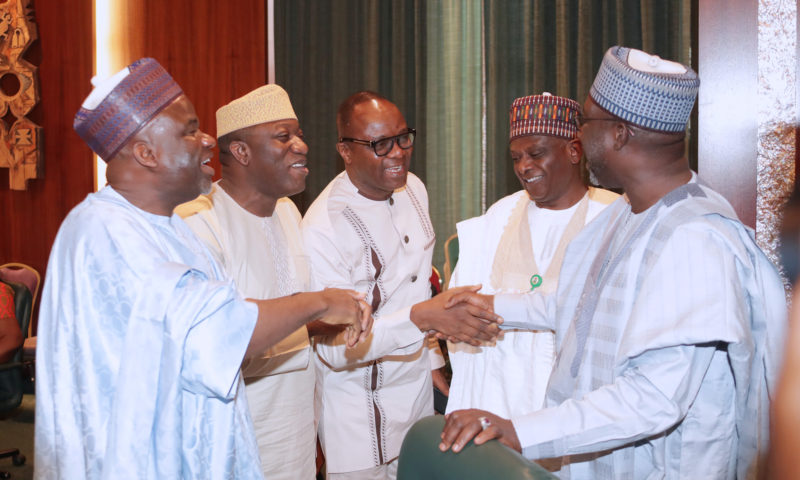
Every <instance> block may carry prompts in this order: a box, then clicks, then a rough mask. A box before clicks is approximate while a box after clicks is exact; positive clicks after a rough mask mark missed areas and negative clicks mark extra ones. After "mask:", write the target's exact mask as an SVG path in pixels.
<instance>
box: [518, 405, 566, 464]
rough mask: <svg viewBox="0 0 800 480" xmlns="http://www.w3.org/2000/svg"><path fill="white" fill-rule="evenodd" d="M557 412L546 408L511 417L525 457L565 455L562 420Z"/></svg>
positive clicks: (534, 458)
mask: <svg viewBox="0 0 800 480" xmlns="http://www.w3.org/2000/svg"><path fill="white" fill-rule="evenodd" d="M555 413H556V412H554V411H553V410H552V409H544V410H539V411H537V412H533V413H530V414H528V415H525V416H523V417H518V418H513V419H511V423H512V424H513V425H514V430H516V432H517V438H518V439H519V444H520V446H522V455H523V456H524V457H525V458H528V459H531V460H536V459H539V458H553V457H559V456H562V455H564V453H563V451H564V448H563V446H564V445H563V444H564V442H563V440H562V439H560V438H559V436H560V433H559V431H560V428H559V424H560V423H562V421H561V420H560V419H559V417H558V415H555Z"/></svg>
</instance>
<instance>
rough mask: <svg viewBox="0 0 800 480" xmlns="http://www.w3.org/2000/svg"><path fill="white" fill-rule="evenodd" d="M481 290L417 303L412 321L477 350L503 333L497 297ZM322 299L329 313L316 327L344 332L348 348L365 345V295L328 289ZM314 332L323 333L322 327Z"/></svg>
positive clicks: (368, 320) (368, 325)
mask: <svg viewBox="0 0 800 480" xmlns="http://www.w3.org/2000/svg"><path fill="white" fill-rule="evenodd" d="M480 289H481V286H480V285H471V286H466V287H458V288H451V289H449V290H447V291H445V292H443V293H441V294H439V295H437V296H435V297H433V298H431V299H430V300H427V301H424V302H421V303H418V304H416V305H414V306H413V307H411V321H412V322H413V323H414V324H415V325H416V326H417V327H418V328H419V329H420V330H422V331H423V332H429V333H430V334H432V335H435V336H436V337H437V338H439V339H442V340H450V341H452V342H466V343H469V344H470V345H475V346H477V345H480V344H481V342H489V341H493V340H494V339H496V338H497V335H498V334H499V333H500V327H499V325H500V324H501V323H503V319H502V318H500V316H499V315H497V314H495V313H494V297H491V296H488V295H481V294H479V293H477V292H478V290H480ZM322 295H323V296H324V297H325V304H326V305H327V309H326V311H325V312H324V313H323V315H322V317H321V318H320V319H319V320H318V321H317V323H322V324H325V325H329V326H332V328H333V331H335V332H338V331H340V330H341V329H344V340H345V342H346V344H347V346H348V347H354V346H355V345H356V344H358V343H361V342H364V341H365V340H366V338H367V337H368V336H369V334H370V332H371V331H372V323H373V318H372V308H371V307H370V306H369V305H367V303H366V302H365V301H364V298H365V294H364V293H359V292H356V291H353V290H341V289H337V288H326V289H325V290H323V291H322ZM310 328H312V327H310ZM313 328H314V329H315V330H316V329H320V330H324V326H322V325H317V326H314V327H313ZM331 333H333V332H331Z"/></svg>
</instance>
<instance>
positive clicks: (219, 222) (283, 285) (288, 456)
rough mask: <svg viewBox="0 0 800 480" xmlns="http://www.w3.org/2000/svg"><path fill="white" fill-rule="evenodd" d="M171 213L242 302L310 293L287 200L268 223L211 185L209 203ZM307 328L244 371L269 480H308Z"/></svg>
mask: <svg viewBox="0 0 800 480" xmlns="http://www.w3.org/2000/svg"><path fill="white" fill-rule="evenodd" d="M176 211H177V212H178V213H179V214H180V215H181V216H182V217H184V220H185V221H186V223H187V224H188V225H189V228H191V229H192V230H193V231H194V232H195V233H196V234H197V236H198V237H199V238H200V239H201V240H202V241H203V243H205V244H206V246H208V247H209V250H210V251H211V253H212V255H213V256H214V257H215V258H216V259H217V261H218V262H219V264H220V265H222V267H223V269H224V270H225V272H226V273H227V274H228V276H229V277H230V278H232V279H233V281H234V282H235V283H236V287H237V288H238V289H239V291H240V292H241V293H242V295H244V296H245V297H247V298H262V299H268V298H276V297H283V296H287V295H291V294H293V293H296V292H303V291H308V289H309V266H308V258H307V256H306V255H305V254H304V252H303V247H302V242H301V239H300V212H299V211H298V210H297V207H295V205H294V203H293V202H292V201H291V200H290V199H288V198H282V199H280V200H278V202H277V204H276V206H275V211H274V213H273V214H272V216H270V217H258V216H256V215H253V214H252V213H250V212H248V211H247V210H245V209H244V208H242V207H241V206H240V205H239V204H238V203H236V201H235V200H234V199H233V198H231V197H230V195H228V194H227V192H225V190H224V189H223V188H221V187H220V186H219V184H215V185H214V187H213V189H212V191H211V193H210V194H209V195H203V196H201V197H199V198H197V199H196V200H194V201H192V202H189V203H186V204H183V205H181V206H179V207H178V209H176ZM310 359H311V344H310V343H309V338H308V330H307V329H306V327H305V326H303V327H301V328H299V329H297V330H296V331H295V332H293V333H292V334H291V335H289V336H288V337H287V338H285V339H283V340H282V341H280V342H278V343H277V344H276V345H274V346H273V347H271V348H270V349H269V350H268V351H267V352H265V354H264V355H263V356H262V357H261V358H257V359H248V360H246V361H245V363H244V364H243V365H242V373H243V374H244V378H245V385H246V391H247V403H248V405H249V407H250V416H251V418H252V419H253V428H254V430H255V433H256V440H257V441H258V449H259V452H260V454H261V468H262V471H263V473H264V478H266V479H267V480H278V479H285V480H296V479H313V478H314V476H315V475H316V462H315V457H316V448H317V428H316V421H315V413H314V384H315V375H314V362H313V361H310Z"/></svg>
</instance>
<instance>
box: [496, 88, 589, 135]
mask: <svg viewBox="0 0 800 480" xmlns="http://www.w3.org/2000/svg"><path fill="white" fill-rule="evenodd" d="M580 113H581V106H580V105H579V104H578V102H576V101H575V100H570V99H569V98H564V97H557V96H555V95H551V94H549V93H547V92H545V93H543V94H541V95H528V96H527V97H520V98H518V99H516V100H514V102H513V103H511V111H510V112H509V115H510V119H509V120H510V124H511V128H510V130H511V131H510V135H509V137H510V138H509V142H510V141H512V140H514V139H515V138H518V137H524V136H527V135H551V136H554V137H562V138H567V139H572V138H574V137H575V134H576V133H577V132H578V121H577V118H578V116H579V115H580Z"/></svg>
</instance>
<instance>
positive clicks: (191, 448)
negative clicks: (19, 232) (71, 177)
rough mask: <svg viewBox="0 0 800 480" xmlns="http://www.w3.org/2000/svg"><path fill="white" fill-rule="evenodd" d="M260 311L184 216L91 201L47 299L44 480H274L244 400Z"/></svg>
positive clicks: (76, 222)
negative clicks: (261, 463) (243, 371)
mask: <svg viewBox="0 0 800 480" xmlns="http://www.w3.org/2000/svg"><path fill="white" fill-rule="evenodd" d="M257 315H258V310H257V307H256V306H255V305H253V304H251V303H249V302H246V301H245V300H244V299H243V298H242V297H241V296H240V295H239V294H238V292H237V291H236V289H235V287H234V285H233V283H232V282H231V281H229V280H225V277H224V275H223V273H222V270H221V269H220V268H219V266H218V265H217V264H216V262H214V260H213V259H212V258H211V257H210V256H209V254H208V250H207V249H206V248H205V247H204V246H203V245H202V244H201V243H200V242H199V240H198V239H197V238H196V237H195V236H194V235H193V234H192V232H191V231H190V230H189V228H188V227H187V226H186V225H185V224H184V223H183V221H182V220H181V219H180V218H179V217H178V216H177V215H173V216H172V217H166V216H158V215H153V214H150V213H147V212H144V211H143V210H140V209H138V208H136V207H134V206H133V205H132V204H130V203H129V202H127V201H126V200H125V199H124V198H123V197H122V196H121V195H119V194H118V193H117V192H115V191H114V190H113V189H112V188H111V187H106V188H104V189H103V190H101V191H100V192H98V193H96V194H91V195H89V196H88V197H87V198H86V199H85V200H84V201H83V202H81V203H80V204H79V205H78V206H77V207H75V208H74V209H73V210H72V211H71V212H70V214H69V215H68V216H67V218H66V219H65V220H64V223H63V224H62V225H61V228H60V229H59V233H58V235H57V237H56V241H55V244H54V245H53V249H52V252H51V255H50V261H49V264H48V269H47V281H46V283H45V287H44V292H43V295H42V306H41V312H40V317H39V331H38V332H39V333H38V335H39V338H38V347H37V349H36V355H37V356H36V367H37V368H36V370H37V372H36V373H37V378H36V436H35V442H36V452H35V462H34V465H35V477H36V478H38V479H43V480H44V479H48V480H50V479H58V478H63V479H69V480H75V479H101V478H102V479H121V478H136V479H139V478H150V479H156V478H208V479H212V478H213V479H220V478H230V479H233V478H235V479H251V478H254V479H257V478H262V477H261V471H260V469H259V468H258V451H257V447H256V443H255V437H254V435H253V430H252V425H251V422H250V418H249V415H248V411H247V401H246V399H245V397H244V395H239V393H241V392H243V391H244V384H243V382H242V379H241V377H240V375H239V366H240V364H241V361H242V358H243V356H244V353H245V351H246V349H247V345H248V343H249V341H250V336H251V334H252V331H253V328H254V327H255V323H256V319H257ZM231 319H236V320H235V321H232V320H231Z"/></svg>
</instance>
